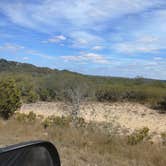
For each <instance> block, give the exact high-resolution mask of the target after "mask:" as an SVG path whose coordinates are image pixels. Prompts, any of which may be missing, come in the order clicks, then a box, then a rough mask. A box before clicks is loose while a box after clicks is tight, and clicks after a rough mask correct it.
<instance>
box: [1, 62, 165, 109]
mask: <svg viewBox="0 0 166 166" xmlns="http://www.w3.org/2000/svg"><path fill="white" fill-rule="evenodd" d="M8 77H11V78H12V79H14V80H15V82H16V85H17V88H18V89H19V90H20V92H21V99H22V101H23V102H29V103H31V102H36V101H38V100H41V101H57V100H62V101H64V100H65V101H72V100H73V99H74V98H77V99H79V101H81V100H84V101H86V100H98V101H133V102H141V103H146V104H150V105H152V106H155V107H156V106H157V107H159V106H160V104H161V107H162V110H165V109H166V108H165V107H166V104H165V103H166V82H165V81H159V80H151V79H144V78H141V77H137V78H135V79H127V78H117V77H99V76H88V75H82V74H78V73H74V72H69V71H66V70H63V71H59V70H52V69H49V68H42V67H36V66H34V65H30V64H24V63H18V62H12V61H6V60H4V59H1V60H0V80H4V79H5V78H8Z"/></svg>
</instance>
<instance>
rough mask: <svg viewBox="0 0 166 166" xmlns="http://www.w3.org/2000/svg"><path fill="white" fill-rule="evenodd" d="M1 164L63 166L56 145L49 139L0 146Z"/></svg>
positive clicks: (9, 165)
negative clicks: (48, 140)
mask: <svg viewBox="0 0 166 166" xmlns="http://www.w3.org/2000/svg"><path fill="white" fill-rule="evenodd" d="M0 166H61V164H60V157H59V154H58V151H57V149H56V148H55V146H54V145H53V144H52V143H50V142H47V141H30V142H25V143H21V144H16V145H11V146H8V147H5V148H0Z"/></svg>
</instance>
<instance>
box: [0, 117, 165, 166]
mask: <svg viewBox="0 0 166 166" xmlns="http://www.w3.org/2000/svg"><path fill="white" fill-rule="evenodd" d="M41 118H42V117H40V118H36V117H35V115H34V114H31V115H29V116H28V115H21V114H18V115H17V116H15V117H13V118H11V119H10V120H7V121H5V120H0V133H1V134H0V145H1V146H5V145H10V144H15V143H19V142H23V141H29V140H37V139H40V140H48V141H51V142H53V143H54V144H55V145H56V147H57V149H58V151H59V153H60V157H61V161H62V166H68V165H70V166H85V165H89V166H110V165H111V166H165V165H166V157H165V155H166V147H165V146H164V145H162V144H152V143H150V142H148V141H142V142H140V143H138V144H136V145H131V144H128V138H127V137H125V136H123V137H120V136H118V135H116V134H113V133H112V134H108V133H106V132H105V131H104V130H100V129H99V128H98V127H96V126H95V127H93V126H90V125H88V126H87V127H77V128H75V127H72V126H71V125H69V123H68V122H67V120H65V121H64V120H62V119H56V120H55V121H54V123H53V124H51V123H49V122H48V121H43V120H42V119H41ZM46 124H47V125H46Z"/></svg>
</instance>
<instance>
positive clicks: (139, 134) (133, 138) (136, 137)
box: [127, 127, 149, 145]
mask: <svg viewBox="0 0 166 166" xmlns="http://www.w3.org/2000/svg"><path fill="white" fill-rule="evenodd" d="M148 133H149V128H147V127H144V128H142V129H140V130H137V131H135V132H134V133H132V134H131V135H129V136H128V140H127V142H128V144H130V145H136V144H138V143H140V142H141V141H143V140H144V139H145V138H147V136H148Z"/></svg>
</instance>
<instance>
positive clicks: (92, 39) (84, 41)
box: [70, 31, 103, 48]
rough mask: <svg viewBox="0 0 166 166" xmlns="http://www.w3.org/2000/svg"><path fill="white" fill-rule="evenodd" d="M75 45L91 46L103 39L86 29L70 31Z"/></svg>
mask: <svg viewBox="0 0 166 166" xmlns="http://www.w3.org/2000/svg"><path fill="white" fill-rule="evenodd" d="M70 36H71V39H72V44H73V47H89V48H90V47H91V46H92V45H94V44H98V43H102V42H103V39H102V38H101V37H99V36H97V35H93V34H92V33H89V32H86V31H74V32H71V33H70Z"/></svg>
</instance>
